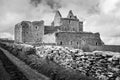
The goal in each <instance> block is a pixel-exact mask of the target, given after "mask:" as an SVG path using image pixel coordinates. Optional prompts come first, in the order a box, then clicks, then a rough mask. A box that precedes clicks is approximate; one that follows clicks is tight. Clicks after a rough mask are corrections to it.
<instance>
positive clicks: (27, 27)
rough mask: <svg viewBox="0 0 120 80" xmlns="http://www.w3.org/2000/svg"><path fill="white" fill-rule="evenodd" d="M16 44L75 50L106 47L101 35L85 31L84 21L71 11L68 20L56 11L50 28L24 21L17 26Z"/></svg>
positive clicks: (40, 23) (40, 22) (35, 22)
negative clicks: (89, 46)
mask: <svg viewBox="0 0 120 80" xmlns="http://www.w3.org/2000/svg"><path fill="white" fill-rule="evenodd" d="M15 42H20V43H46V44H47V43H54V44H56V45H60V46H68V47H73V48H82V47H84V46H86V45H91V46H102V45H104V43H103V41H102V40H101V38H100V34H99V33H92V32H85V31H84V30H83V21H80V20H79V19H78V18H77V16H75V15H74V14H73V12H72V11H71V10H70V11H69V13H68V16H67V17H66V18H63V17H62V15H61V14H60V12H59V11H56V14H55V17H54V20H53V22H52V23H51V25H50V26H46V25H44V21H34V22H30V21H22V22H21V23H18V24H16V25H15Z"/></svg>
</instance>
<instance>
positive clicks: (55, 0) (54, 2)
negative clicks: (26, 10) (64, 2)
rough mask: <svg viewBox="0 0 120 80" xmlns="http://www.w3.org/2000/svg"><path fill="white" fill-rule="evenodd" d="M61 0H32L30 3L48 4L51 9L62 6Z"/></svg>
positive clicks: (36, 5)
mask: <svg viewBox="0 0 120 80" xmlns="http://www.w3.org/2000/svg"><path fill="white" fill-rule="evenodd" d="M60 2H61V0H30V3H31V4H32V5H33V6H35V7H38V6H39V5H41V4H45V5H48V6H49V7H50V8H51V9H59V8H61V7H62V6H61V3H60Z"/></svg>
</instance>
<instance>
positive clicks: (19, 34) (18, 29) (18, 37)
mask: <svg viewBox="0 0 120 80" xmlns="http://www.w3.org/2000/svg"><path fill="white" fill-rule="evenodd" d="M14 34H15V36H14V39H15V42H22V26H21V24H20V23H18V24H16V25H15V32H14Z"/></svg>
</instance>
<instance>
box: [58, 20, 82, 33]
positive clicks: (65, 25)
mask: <svg viewBox="0 0 120 80" xmlns="http://www.w3.org/2000/svg"><path fill="white" fill-rule="evenodd" d="M60 30H62V31H76V32H79V31H83V22H79V20H78V19H68V18H62V19H61V28H60Z"/></svg>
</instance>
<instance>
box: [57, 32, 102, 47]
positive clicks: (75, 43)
mask: <svg viewBox="0 0 120 80" xmlns="http://www.w3.org/2000/svg"><path fill="white" fill-rule="evenodd" d="M56 43H57V44H58V45H67V46H71V47H74V48H82V47H84V46H85V45H103V44H104V43H103V42H102V41H101V39H100V36H99V34H98V33H95V34H93V33H87V32H58V33H56Z"/></svg>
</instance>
